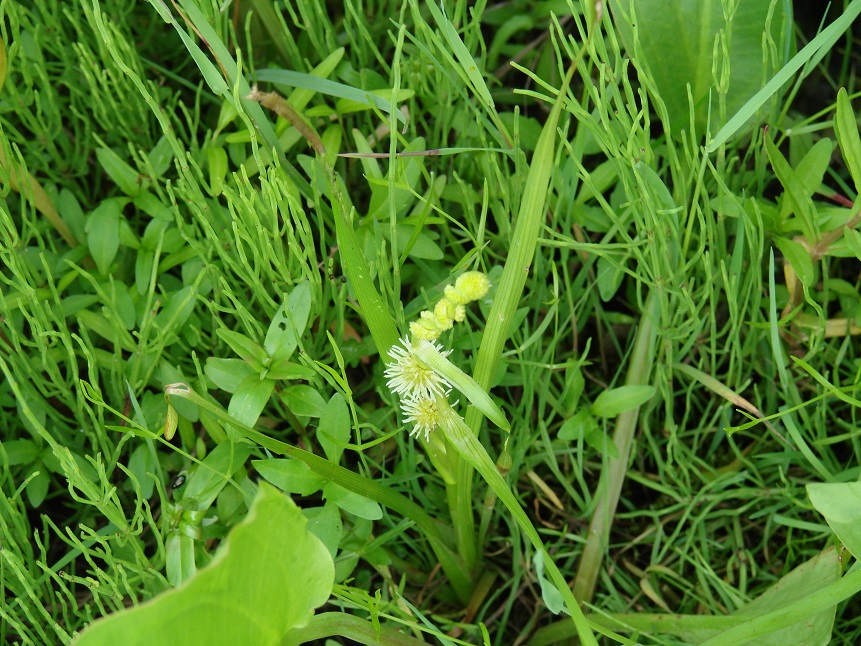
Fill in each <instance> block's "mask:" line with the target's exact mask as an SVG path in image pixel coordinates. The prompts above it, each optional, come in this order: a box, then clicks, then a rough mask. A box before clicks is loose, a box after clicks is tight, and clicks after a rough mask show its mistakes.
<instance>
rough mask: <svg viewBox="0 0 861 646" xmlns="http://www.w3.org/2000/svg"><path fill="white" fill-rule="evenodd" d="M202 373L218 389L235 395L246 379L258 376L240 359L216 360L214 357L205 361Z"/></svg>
mask: <svg viewBox="0 0 861 646" xmlns="http://www.w3.org/2000/svg"><path fill="white" fill-rule="evenodd" d="M203 372H204V374H205V375H206V376H207V377H209V378H210V379H212V383H214V384H215V385H216V386H217V387H218V388H220V389H221V390H224V391H226V392H229V393H235V392H236V390H237V389H238V388H239V384H241V383H242V381H243V380H244V379H245V378H246V377H249V376H250V375H256V374H258V373H257V372H256V371H255V370H254V368H252V367H251V366H249V365H248V364H247V363H246V362H245V361H243V360H242V359H216V358H215V357H210V358H209V359H207V360H206V365H205V366H204V368H203Z"/></svg>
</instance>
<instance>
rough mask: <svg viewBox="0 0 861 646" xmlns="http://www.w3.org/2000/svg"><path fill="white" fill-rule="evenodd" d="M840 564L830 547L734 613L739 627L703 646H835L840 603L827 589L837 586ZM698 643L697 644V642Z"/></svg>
mask: <svg viewBox="0 0 861 646" xmlns="http://www.w3.org/2000/svg"><path fill="white" fill-rule="evenodd" d="M840 570H841V565H840V560H839V559H838V558H837V552H836V550H835V549H834V547H829V548H827V549H826V550H824V551H823V552H821V553H820V554H818V555H817V556H814V557H813V558H812V559H810V560H809V561H807V562H805V563H802V564H801V565H800V566H798V567H797V568H795V569H794V570H792V571H791V572H790V573H789V574H787V575H786V576H784V577H783V578H781V579H780V580H779V581H778V582H777V583H775V584H774V585H773V586H771V587H770V588H769V589H768V590H766V591H765V592H763V593H762V594H761V595H760V596H759V597H757V598H756V599H754V600H753V601H751V602H750V603H749V604H747V605H746V606H744V607H742V608H739V609H738V610H737V611H736V612H735V613H733V615H732V618H733V619H734V620H735V625H734V626H733V627H732V628H730V629H729V630H726V631H724V632H722V633H720V634H718V635H716V636H715V637H713V638H712V639H709V640H707V641H700V642H699V643H702V644H703V646H705V645H706V644H708V645H709V646H736V645H737V644H756V645H757V646H760V645H762V646H786V645H787V644H793V645H794V644H810V645H811V646H812V645H821V646H826V645H827V644H830V643H831V629H832V626H833V625H834V616H835V613H836V610H837V604H838V603H839V601H841V600H842V599H840V597H839V596H838V595H834V596H832V597H831V599H833V602H832V601H830V600H829V597H828V591H829V588H831V587H832V586H835V585H839V579H840ZM698 641H699V640H698Z"/></svg>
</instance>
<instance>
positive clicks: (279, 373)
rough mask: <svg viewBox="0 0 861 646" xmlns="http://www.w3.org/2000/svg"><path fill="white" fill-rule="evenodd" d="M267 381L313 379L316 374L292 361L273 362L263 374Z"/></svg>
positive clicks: (312, 370)
mask: <svg viewBox="0 0 861 646" xmlns="http://www.w3.org/2000/svg"><path fill="white" fill-rule="evenodd" d="M264 376H266V377H269V379H275V380H276V381H277V380H279V379H288V380H295V379H308V380H310V379H313V378H314V377H315V376H317V372H316V371H315V370H314V369H313V368H309V367H308V366H302V365H299V364H298V363H293V362H292V361H273V362H272V363H271V364H270V365H269V369H268V371H267V372H266V373H265V375H264Z"/></svg>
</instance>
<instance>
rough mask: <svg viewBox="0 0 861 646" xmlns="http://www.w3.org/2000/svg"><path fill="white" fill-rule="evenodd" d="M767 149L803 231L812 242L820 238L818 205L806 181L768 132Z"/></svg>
mask: <svg viewBox="0 0 861 646" xmlns="http://www.w3.org/2000/svg"><path fill="white" fill-rule="evenodd" d="M765 150H766V152H768V159H769V161H770V162H771V167H772V169H774V174H775V175H777V179H779V180H780V183H781V185H782V186H783V189H784V196H785V199H788V200H789V202H788V203H789V207H790V209H791V211H792V213H794V214H795V216H796V217H797V218H798V220H799V222H800V224H801V226H800V229H801V232H802V233H803V234H804V236H805V237H806V238H807V239H808V240H809V241H811V242H812V241H814V240H816V239H818V236H817V230H818V227H817V226H816V218H815V217H814V213H815V210H816V207H815V206H814V205H813V200H811V199H810V195H808V194H807V193H806V192H805V190H804V183H803V182H802V181H801V180H800V179H799V177H798V174H797V173H796V172H795V170H794V169H793V168H792V167H791V166H790V165H789V162H788V161H787V160H786V158H785V157H784V156H783V153H782V152H780V150H779V149H778V148H777V146H775V145H774V142H773V141H772V140H771V136H769V135H768V134H766V135H765Z"/></svg>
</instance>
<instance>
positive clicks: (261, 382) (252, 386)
mask: <svg viewBox="0 0 861 646" xmlns="http://www.w3.org/2000/svg"><path fill="white" fill-rule="evenodd" d="M274 389H275V382H274V381H272V380H271V379H261V378H260V375H257V374H251V375H248V376H247V377H246V378H245V379H243V380H242V382H240V384H239V388H237V389H236V392H235V393H233V397H231V398H230V404H228V406H227V412H228V413H230V416H231V417H232V418H233V419H235V420H236V421H237V422H240V423H242V424H247V425H248V426H254V425H255V424H256V423H257V418H259V417H260V413H262V412H263V409H264V408H265V407H266V404H267V402H268V401H269V397H271V396H272V391H273V390H274Z"/></svg>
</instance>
